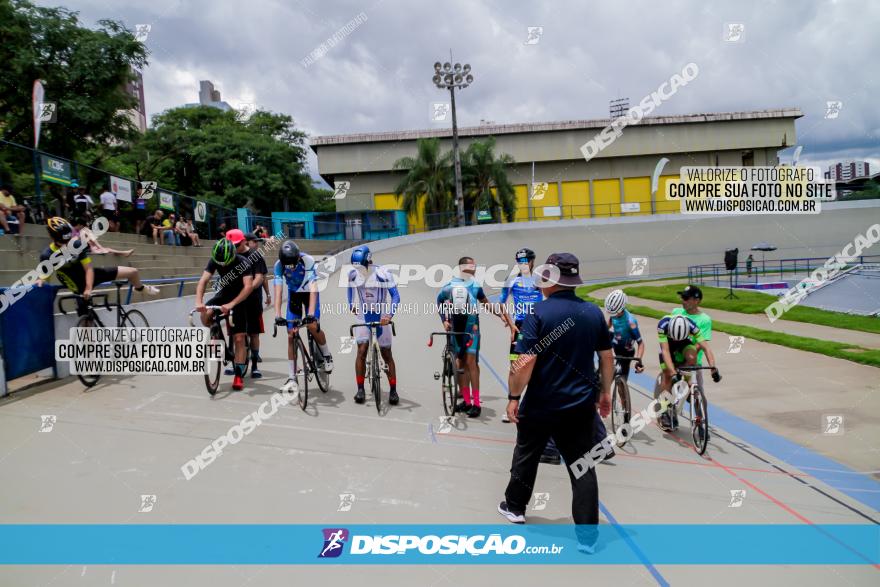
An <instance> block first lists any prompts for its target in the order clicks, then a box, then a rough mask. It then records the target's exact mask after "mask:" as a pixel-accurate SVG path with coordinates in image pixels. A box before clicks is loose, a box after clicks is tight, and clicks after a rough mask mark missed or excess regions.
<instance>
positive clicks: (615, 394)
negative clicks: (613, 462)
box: [611, 377, 630, 446]
mask: <svg viewBox="0 0 880 587" xmlns="http://www.w3.org/2000/svg"><path fill="white" fill-rule="evenodd" d="M629 418H630V402H629V386H628V385H627V384H626V381H625V380H624V379H623V377H615V378H614V390H613V391H612V395H611V430H612V432H613V433H614V434H615V435H616V434H617V431H618V430H620V428H621V426H623V425H624V424H627V423H629ZM627 440H629V437H628V436H627V437H625V438H624V440H623V442H620V441H618V443H617V446H623V445H624V444H626V441H627Z"/></svg>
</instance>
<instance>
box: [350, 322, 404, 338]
mask: <svg viewBox="0 0 880 587" xmlns="http://www.w3.org/2000/svg"><path fill="white" fill-rule="evenodd" d="M359 326H366V327H367V328H380V327H384V326H390V327H391V334H393V335H394V336H397V329H396V328H395V327H394V321H393V320H392V321H391V322H389V323H388V324H382V323H381V322H364V323H363V324H352V325H351V326H349V327H348V335H349V336H354V329H355V328H357V327H359Z"/></svg>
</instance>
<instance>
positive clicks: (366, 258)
mask: <svg viewBox="0 0 880 587" xmlns="http://www.w3.org/2000/svg"><path fill="white" fill-rule="evenodd" d="M372 262H373V253H371V252H370V247H368V246H367V245H361V246H359V247H357V248H356V249H355V250H353V251H352V252H351V264H352V265H363V266H364V267H368V266H369V265H370V263H372Z"/></svg>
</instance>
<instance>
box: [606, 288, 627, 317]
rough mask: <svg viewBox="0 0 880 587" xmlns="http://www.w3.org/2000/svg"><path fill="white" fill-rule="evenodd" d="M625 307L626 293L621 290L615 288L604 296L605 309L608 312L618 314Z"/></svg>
mask: <svg viewBox="0 0 880 587" xmlns="http://www.w3.org/2000/svg"><path fill="white" fill-rule="evenodd" d="M624 308H626V294H625V293H623V290H620V289H615V290H614V291H612V292H611V293H610V294H608V295H607V296H606V297H605V309H606V310H608V312H609V313H610V314H619V313H620V312H621V311H623V309H624Z"/></svg>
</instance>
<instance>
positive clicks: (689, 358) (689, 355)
mask: <svg viewBox="0 0 880 587" xmlns="http://www.w3.org/2000/svg"><path fill="white" fill-rule="evenodd" d="M657 340H658V341H659V342H660V369H661V371H660V388H659V389H658V390H657V392H655V399H656V398H657V397H659V394H660V392H661V391H665V392H667V393H668V392H669V391H670V390H671V389H672V382H673V378H674V377H675V369H676V367H680V366H682V365H686V366H689V367H692V366H695V365H696V364H697V353H698V352H699V351H701V350H703V351H705V352H706V359H707V361H708V363H709V366H710V367H712V380H713V381H715V382H716V383H718V382H719V381H721V373H719V372H718V369H717V368H715V355H714V354H713V353H712V349H710V348H709V347H708V345H706V344H705V342H706V341H705V339H704V338H703V334H702V332H700V328H699V327H698V326H697V324H696V323H695V322H694V321H693V320H691V319H690V318H687V317H685V316H664V317H663V318H661V319H660V322H659V323H658V324H657ZM677 416H678V415H677V414H674V416H673V417H674V418H675V419H676V420H677ZM676 423H677V422H674V421H673V422H670V421H669V417H668V414H667V413H666V412H664V413H663V414H662V415H661V416H660V427H661V428H663V429H665V430H668V429H669V428H670V427H671V426H673V425H675V424H676Z"/></svg>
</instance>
